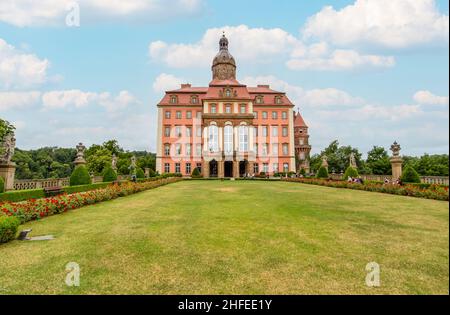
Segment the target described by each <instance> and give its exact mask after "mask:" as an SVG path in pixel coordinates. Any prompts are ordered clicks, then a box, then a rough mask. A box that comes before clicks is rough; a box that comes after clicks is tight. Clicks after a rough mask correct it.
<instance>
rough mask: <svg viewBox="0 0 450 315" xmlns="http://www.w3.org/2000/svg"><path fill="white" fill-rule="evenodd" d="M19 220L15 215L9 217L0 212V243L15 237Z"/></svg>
mask: <svg viewBox="0 0 450 315" xmlns="http://www.w3.org/2000/svg"><path fill="white" fill-rule="evenodd" d="M19 225H20V220H19V219H18V218H16V217H10V216H6V215H2V214H0V243H6V242H9V241H11V240H13V239H14V238H15V237H16V234H17V229H18V228H19Z"/></svg>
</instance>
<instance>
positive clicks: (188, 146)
mask: <svg viewBox="0 0 450 315" xmlns="http://www.w3.org/2000/svg"><path fill="white" fill-rule="evenodd" d="M186 155H187V156H191V144H190V143H186Z"/></svg>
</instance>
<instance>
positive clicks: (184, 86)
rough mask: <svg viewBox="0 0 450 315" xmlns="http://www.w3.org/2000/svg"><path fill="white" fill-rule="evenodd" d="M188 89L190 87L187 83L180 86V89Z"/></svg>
mask: <svg viewBox="0 0 450 315" xmlns="http://www.w3.org/2000/svg"><path fill="white" fill-rule="evenodd" d="M190 87H191V85H190V84H189V83H185V84H181V88H182V89H188V88H190Z"/></svg>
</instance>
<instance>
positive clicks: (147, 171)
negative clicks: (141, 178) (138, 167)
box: [144, 167, 150, 178]
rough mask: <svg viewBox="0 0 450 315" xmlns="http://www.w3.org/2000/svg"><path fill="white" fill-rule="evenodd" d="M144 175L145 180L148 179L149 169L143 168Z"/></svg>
mask: <svg viewBox="0 0 450 315" xmlns="http://www.w3.org/2000/svg"><path fill="white" fill-rule="evenodd" d="M144 174H145V177H146V178H149V177H150V169H149V168H148V167H146V168H145V171H144Z"/></svg>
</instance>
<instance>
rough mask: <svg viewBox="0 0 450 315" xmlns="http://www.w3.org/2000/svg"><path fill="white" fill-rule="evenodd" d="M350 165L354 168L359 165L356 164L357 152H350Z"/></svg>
mask: <svg viewBox="0 0 450 315" xmlns="http://www.w3.org/2000/svg"><path fill="white" fill-rule="evenodd" d="M350 166H351V167H353V168H355V169H356V168H358V166H357V165H356V158H355V153H353V152H352V153H350Z"/></svg>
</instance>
